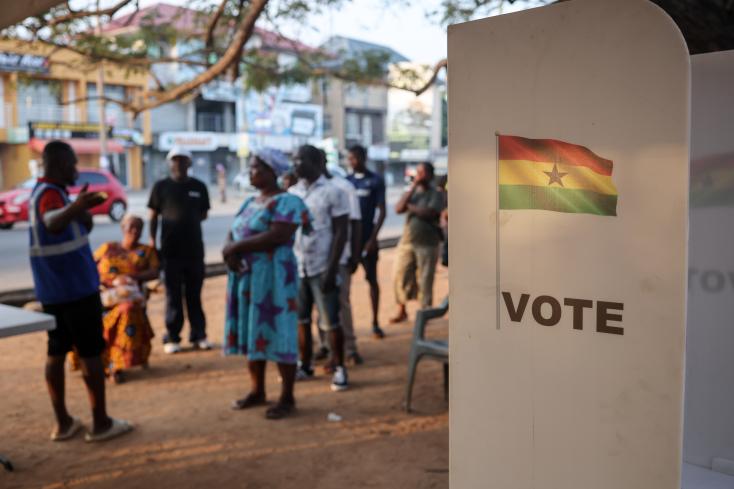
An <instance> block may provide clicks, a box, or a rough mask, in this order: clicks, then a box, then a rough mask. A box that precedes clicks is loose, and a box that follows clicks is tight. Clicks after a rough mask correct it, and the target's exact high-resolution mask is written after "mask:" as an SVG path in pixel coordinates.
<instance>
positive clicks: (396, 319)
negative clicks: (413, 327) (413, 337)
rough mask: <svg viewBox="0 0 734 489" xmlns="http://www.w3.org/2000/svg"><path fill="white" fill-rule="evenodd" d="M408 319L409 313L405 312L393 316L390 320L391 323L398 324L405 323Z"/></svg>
mask: <svg viewBox="0 0 734 489" xmlns="http://www.w3.org/2000/svg"><path fill="white" fill-rule="evenodd" d="M407 320H408V313H407V312H404V313H402V314H398V315H396V316H393V317H391V318H390V319H389V320H388V322H389V323H390V324H398V323H404V322H405V321H407Z"/></svg>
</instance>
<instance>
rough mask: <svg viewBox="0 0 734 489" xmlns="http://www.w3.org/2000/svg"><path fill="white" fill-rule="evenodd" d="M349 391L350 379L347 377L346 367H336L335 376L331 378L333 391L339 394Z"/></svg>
mask: <svg viewBox="0 0 734 489" xmlns="http://www.w3.org/2000/svg"><path fill="white" fill-rule="evenodd" d="M346 389H349V378H348V377H347V369H345V368H344V367H336V369H335V370H334V376H333V377H332V378H331V390H333V391H334V392H339V391H343V390H346Z"/></svg>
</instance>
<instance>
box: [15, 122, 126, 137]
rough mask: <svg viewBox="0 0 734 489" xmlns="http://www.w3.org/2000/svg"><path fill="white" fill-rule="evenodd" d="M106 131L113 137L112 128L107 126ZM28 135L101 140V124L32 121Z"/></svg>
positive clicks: (29, 124)
mask: <svg viewBox="0 0 734 489" xmlns="http://www.w3.org/2000/svg"><path fill="white" fill-rule="evenodd" d="M106 131H107V136H108V137H112V126H106ZM28 135H29V137H30V138H37V139H70V138H81V139H99V124H89V123H84V122H44V121H32V122H29V123H28Z"/></svg>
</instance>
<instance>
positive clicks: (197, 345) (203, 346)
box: [194, 339, 214, 350]
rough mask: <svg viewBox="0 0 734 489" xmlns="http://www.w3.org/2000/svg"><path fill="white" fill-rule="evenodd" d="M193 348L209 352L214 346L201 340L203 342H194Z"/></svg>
mask: <svg viewBox="0 0 734 489" xmlns="http://www.w3.org/2000/svg"><path fill="white" fill-rule="evenodd" d="M194 347H195V348H196V349H197V350H211V349H212V348H214V345H212V344H211V343H209V340H207V339H203V340H199V341H196V342H194Z"/></svg>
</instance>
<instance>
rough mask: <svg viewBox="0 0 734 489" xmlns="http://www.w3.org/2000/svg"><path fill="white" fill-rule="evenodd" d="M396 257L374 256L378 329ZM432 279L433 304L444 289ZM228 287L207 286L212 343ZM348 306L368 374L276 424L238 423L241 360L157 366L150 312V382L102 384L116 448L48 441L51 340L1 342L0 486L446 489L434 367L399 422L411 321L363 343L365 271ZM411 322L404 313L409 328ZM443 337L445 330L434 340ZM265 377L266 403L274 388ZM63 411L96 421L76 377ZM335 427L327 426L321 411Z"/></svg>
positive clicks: (211, 355)
mask: <svg viewBox="0 0 734 489" xmlns="http://www.w3.org/2000/svg"><path fill="white" fill-rule="evenodd" d="M392 258H393V253H392V251H389V250H386V251H384V252H383V253H382V256H381V261H380V276H381V278H382V280H381V282H382V290H383V307H382V316H383V317H382V322H383V324H386V323H387V316H388V315H389V314H390V313H391V312H392V305H393V301H392V288H391V281H390V277H391V272H392V265H393V263H392ZM447 282H448V279H447V272H446V270H445V269H441V270H439V272H438V276H437V283H436V290H435V297H436V299H435V300H436V302H438V301H439V300H440V299H441V298H442V297H443V296H444V295H445V293H446V290H447ZM224 285H225V279H224V278H223V277H218V278H213V279H209V280H208V281H207V283H206V285H205V288H204V304H205V310H206V313H207V318H208V322H209V333H210V339H211V340H213V341H216V342H218V343H220V342H221V338H222V334H223V333H222V330H223V327H222V326H223V315H224ZM352 302H353V309H354V313H355V320H356V326H357V331H358V336H359V341H360V350H361V352H362V355H363V356H364V357H365V360H366V362H365V364H364V365H362V366H360V367H355V368H352V369H350V381H351V384H352V388H351V389H350V390H349V391H346V392H341V393H333V392H331V391H330V389H329V382H328V380H329V377H328V376H326V375H324V374H323V373H322V372H321V369H318V377H317V378H316V379H315V380H312V381H307V382H304V383H299V384H297V385H296V396H297V402H298V412H297V415H295V416H294V417H292V418H289V419H285V420H280V421H268V420H265V419H264V417H263V416H264V408H255V409H254V410H248V411H240V412H234V411H231V410H230V409H229V403H230V401H231V400H232V399H235V398H236V397H240V396H242V395H243V393H245V392H246V390H247V388H248V380H247V377H246V371H245V361H244V359H243V358H241V357H240V358H233V357H227V358H225V357H223V356H222V355H221V352H220V351H218V350H215V351H210V352H184V353H181V354H179V355H175V356H164V355H163V353H162V347H161V345H160V343H159V341H160V338H161V337H162V335H163V330H164V327H163V304H162V298H161V297H160V296H155V297H154V298H153V299H152V300H151V303H150V305H149V312H150V317H151V321H152V323H153V328H154V329H155V331H156V335H157V338H156V342H155V346H154V352H153V356H152V358H151V369H150V370H149V371H140V370H135V371H131V372H130V373H129V375H128V377H129V379H130V380H129V382H127V383H125V384H122V385H119V386H114V385H111V384H108V391H107V392H108V401H109V406H110V409H109V410H110V414H111V415H113V416H117V417H122V418H125V419H128V420H130V421H132V422H133V423H134V424H135V426H136V430H135V431H134V432H133V433H132V434H130V435H127V436H125V437H123V438H120V439H118V440H114V441H110V442H108V443H104V444H98V445H90V444H86V443H84V441H83V438H82V437H77V438H75V439H74V440H72V441H69V442H66V443H52V442H50V441H48V435H49V432H50V430H51V427H52V413H51V406H50V402H49V400H48V396H47V393H46V389H45V384H44V382H43V364H44V358H45V343H46V341H45V334H33V335H26V336H20V337H15V338H7V339H3V340H0V396H2V398H1V399H0V420H1V421H0V453H2V454H3V455H6V456H8V457H9V458H11V459H12V461H13V463H14V464H15V466H16V471H15V472H13V473H6V472H2V471H0V488H3V489H19V488H48V489H51V488H54V489H55V488H67V487H68V488H80V489H81V488H84V489H86V488H94V489H96V488H123V487H124V488H126V489H133V488H145V489H150V488H156V487H158V488H168V487H175V488H177V489H184V488H201V487H207V486H209V487H222V488H247V489H256V488H292V487H293V488H299V489H309V488H318V489H331V488H334V489H337V488H339V489H342V488H361V487H364V488H404V489H408V488H410V489H414V488H444V487H448V406H447V403H446V402H445V401H444V399H443V389H442V387H441V382H442V369H441V366H440V364H438V363H435V362H430V361H425V362H422V363H421V365H420V367H419V370H418V378H417V381H416V387H415V390H414V406H413V407H414V410H415V412H414V413H412V414H406V413H404V412H403V410H402V403H403V398H404V388H405V379H406V370H407V368H406V366H407V358H408V351H409V347H410V340H411V335H412V323H405V324H403V325H397V326H387V327H386V332H387V334H388V336H387V337H386V338H385V339H384V340H374V339H372V337H371V336H370V334H369V322H370V319H369V312H368V311H369V302H368V296H367V287H366V283H365V282H364V280H363V273H362V272H361V271H359V272H357V274H356V275H355V279H354V283H353V290H352ZM413 313H414V310H411V317H412V314H413ZM430 330H431V334H434V335H437V336H446V335H447V334H448V324H447V321H445V320H444V321H440V322H438V323H437V324H436V326H435V327H432V328H430ZM273 367H274V366H269V370H268V389H269V390H268V393H269V399H271V400H275V399H276V398H277V394H278V391H279V384H278V383H277V377H276V374H275V370H276V369H275V368H273ZM67 401H68V405H69V409H70V412H71V413H72V414H74V415H76V416H79V417H81V418H82V419H83V420H84V421H85V422H86V423H89V421H90V413H89V409H88V407H87V401H86V396H85V392H84V389H83V384H82V381H81V378H79V375H78V374H76V373H71V374H70V375H69V376H68V377H67ZM332 412H333V413H336V414H338V415H339V416H342V418H343V420H342V421H340V422H332V421H328V420H327V416H328V414H329V413H332Z"/></svg>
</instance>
